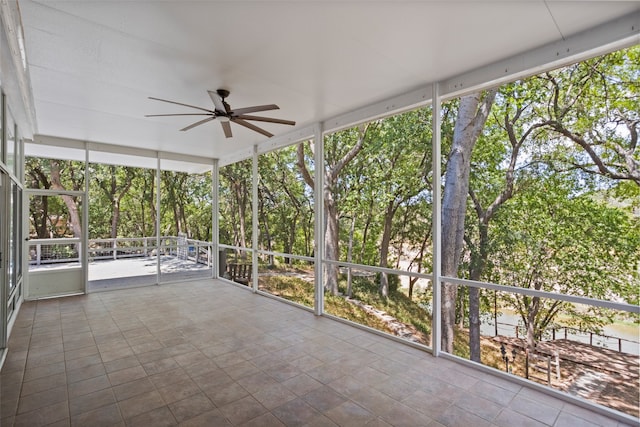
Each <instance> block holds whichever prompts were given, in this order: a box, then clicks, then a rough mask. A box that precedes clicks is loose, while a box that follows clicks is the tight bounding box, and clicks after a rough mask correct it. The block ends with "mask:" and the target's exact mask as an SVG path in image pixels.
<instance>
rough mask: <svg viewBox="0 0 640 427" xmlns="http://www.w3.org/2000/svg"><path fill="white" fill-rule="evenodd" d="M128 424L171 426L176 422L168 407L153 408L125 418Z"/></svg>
mask: <svg viewBox="0 0 640 427" xmlns="http://www.w3.org/2000/svg"><path fill="white" fill-rule="evenodd" d="M127 424H128V425H130V426H153V427H172V426H175V425H176V424H177V422H176V420H175V418H174V417H173V414H172V413H171V411H170V410H169V408H168V407H166V406H163V407H161V408H156V409H153V410H151V411H149V412H145V413H143V414H140V415H136V416H135V417H133V418H130V419H129V420H127Z"/></svg>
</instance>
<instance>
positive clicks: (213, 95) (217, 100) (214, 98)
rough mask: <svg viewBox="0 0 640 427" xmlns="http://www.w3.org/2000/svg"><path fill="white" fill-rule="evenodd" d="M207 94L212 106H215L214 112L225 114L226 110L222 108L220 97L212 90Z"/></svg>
mask: <svg viewBox="0 0 640 427" xmlns="http://www.w3.org/2000/svg"><path fill="white" fill-rule="evenodd" d="M207 92H208V93H209V96H210V97H211V100H212V101H213V105H215V107H216V110H218V111H225V112H226V111H227V110H226V109H225V108H224V103H223V102H222V97H221V96H220V95H218V93H217V92H214V91H212V90H208V91H207Z"/></svg>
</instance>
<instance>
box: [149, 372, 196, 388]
mask: <svg viewBox="0 0 640 427" xmlns="http://www.w3.org/2000/svg"><path fill="white" fill-rule="evenodd" d="M185 378H189V376H188V375H187V373H186V372H185V371H184V369H182V368H177V369H172V370H170V371H166V372H161V373H159V374H156V375H150V376H149V379H150V380H151V382H152V383H153V384H154V385H155V386H156V387H158V388H162V387H167V386H169V385H171V384H175V383H178V382H180V381H182V380H184V379H185Z"/></svg>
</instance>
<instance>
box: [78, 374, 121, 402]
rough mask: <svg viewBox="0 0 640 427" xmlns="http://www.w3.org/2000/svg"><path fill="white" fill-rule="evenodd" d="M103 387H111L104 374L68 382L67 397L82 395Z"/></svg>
mask: <svg viewBox="0 0 640 427" xmlns="http://www.w3.org/2000/svg"><path fill="white" fill-rule="evenodd" d="M105 388H111V383H110V382H109V378H107V376H106V375H100V376H98V377H93V378H89V379H87V380H82V381H78V382H75V383H73V384H69V386H68V390H69V397H76V396H82V395H85V394H89V393H93V392H94V391H98V390H103V389H105Z"/></svg>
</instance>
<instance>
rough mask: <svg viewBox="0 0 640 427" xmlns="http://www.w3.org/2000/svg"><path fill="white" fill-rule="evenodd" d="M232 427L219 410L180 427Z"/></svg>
mask: <svg viewBox="0 0 640 427" xmlns="http://www.w3.org/2000/svg"><path fill="white" fill-rule="evenodd" d="M230 425H231V423H229V421H227V419H226V418H225V417H224V415H223V414H222V412H220V410H219V409H212V410H211V411H208V412H205V413H204V414H201V415H198V416H197V417H194V418H191V419H188V420H186V421H183V422H181V423H180V427H212V426H216V427H224V426H230ZM265 427H266V426H265Z"/></svg>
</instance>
